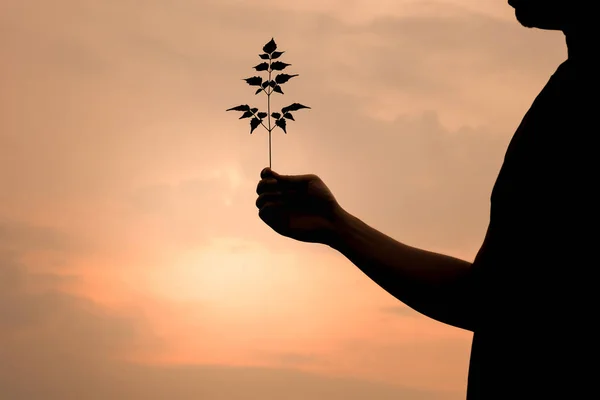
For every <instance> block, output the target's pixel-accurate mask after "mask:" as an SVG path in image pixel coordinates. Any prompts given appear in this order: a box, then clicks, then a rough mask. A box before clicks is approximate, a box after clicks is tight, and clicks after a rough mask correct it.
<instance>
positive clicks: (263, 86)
mask: <svg viewBox="0 0 600 400" xmlns="http://www.w3.org/2000/svg"><path fill="white" fill-rule="evenodd" d="M269 82H271V81H264V82H263V83H262V85H261V86H262V88H263V89H266V88H267V86H269Z"/></svg>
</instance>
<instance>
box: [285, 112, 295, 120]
mask: <svg viewBox="0 0 600 400" xmlns="http://www.w3.org/2000/svg"><path fill="white" fill-rule="evenodd" d="M283 117H284V118H287V119H291V120H292V121H295V119H294V116H293V115H292V114H290V113H289V112H286V113H285V114H283Z"/></svg>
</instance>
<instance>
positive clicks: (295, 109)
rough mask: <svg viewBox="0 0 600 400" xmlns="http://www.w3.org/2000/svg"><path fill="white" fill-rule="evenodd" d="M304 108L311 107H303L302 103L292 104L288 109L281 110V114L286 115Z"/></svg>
mask: <svg viewBox="0 0 600 400" xmlns="http://www.w3.org/2000/svg"><path fill="white" fill-rule="evenodd" d="M302 108H310V107H307V106H304V105H302V104H300V103H293V104H290V105H289V106H287V107H283V108H282V109H281V112H282V113H284V114H285V113H287V112H288V111H298V110H300V109H302Z"/></svg>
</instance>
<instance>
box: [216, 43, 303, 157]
mask: <svg viewBox="0 0 600 400" xmlns="http://www.w3.org/2000/svg"><path fill="white" fill-rule="evenodd" d="M276 50H277V44H275V39H273V38H271V40H270V41H269V42H268V43H267V44H265V45H264V46H263V52H264V53H263V54H259V57H260V58H261V59H263V60H268V62H266V61H264V62H262V63H260V64H258V65H256V66H254V69H255V70H256V71H267V72H268V73H269V78H268V79H267V80H265V81H263V78H262V77H260V76H253V77H250V78H245V79H243V80H245V81H246V83H248V85H250V86H259V89H257V90H256V93H254V94H255V95H257V94H259V93H260V92H264V93H266V94H267V112H261V111H258V108H251V107H250V106H249V105H248V104H242V105H240V106H236V107H232V108H229V109H227V110H225V111H243V112H244V114H242V116H241V117H240V118H239V119H242V118H252V119H251V120H250V134H252V132H253V131H254V130H255V129H256V128H257V127H258V126H259V125H262V126H263V127H264V128H265V129H266V130H267V131H268V132H269V168H270V167H271V131H272V130H273V129H275V127H276V126H278V127H279V128H281V129H282V130H283V133H285V134H287V130H286V119H289V120H292V121H295V119H294V116H293V115H292V112H293V111H298V110H301V109H303V108H310V107H307V106H304V105H302V104H299V103H292V104H290V105H289V106H286V107H283V108H282V109H281V112H273V113H271V94H272V93H273V92H276V93H280V94H283V90H281V85H283V84H284V83H286V82H287V81H289V80H290V79H292V78H293V77H295V76H298V74H294V75H289V74H284V73H279V74H277V76H275V78H274V79H271V74H272V73H273V71H283V70H284V69H285V68H286V67H289V66H290V65H292V64H287V63H284V62H281V61H273V60H277V59H278V58H279V57H281V55H282V54H283V53H285V51H276ZM265 118H267V121H268V122H267V123H268V127H267V126H265V124H264V122H263V120H264V119H265ZM271 118H273V119H274V120H275V125H273V126H272V125H271Z"/></svg>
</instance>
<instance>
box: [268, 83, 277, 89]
mask: <svg viewBox="0 0 600 400" xmlns="http://www.w3.org/2000/svg"><path fill="white" fill-rule="evenodd" d="M269 86H271V87H272V88H274V87H275V86H277V84H276V83H275V81H269Z"/></svg>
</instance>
